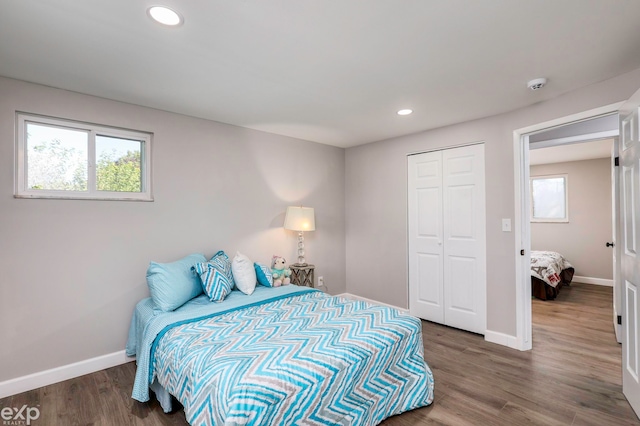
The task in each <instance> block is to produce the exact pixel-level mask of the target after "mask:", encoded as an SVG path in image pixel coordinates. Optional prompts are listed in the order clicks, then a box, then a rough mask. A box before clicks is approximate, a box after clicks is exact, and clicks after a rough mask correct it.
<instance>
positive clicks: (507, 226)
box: [502, 219, 511, 232]
mask: <svg viewBox="0 0 640 426" xmlns="http://www.w3.org/2000/svg"><path fill="white" fill-rule="evenodd" d="M502 231H503V232H511V219H502Z"/></svg>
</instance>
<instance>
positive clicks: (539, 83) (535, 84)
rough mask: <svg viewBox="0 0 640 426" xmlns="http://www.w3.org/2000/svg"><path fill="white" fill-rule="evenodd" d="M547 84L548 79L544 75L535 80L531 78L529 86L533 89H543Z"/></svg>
mask: <svg viewBox="0 0 640 426" xmlns="http://www.w3.org/2000/svg"><path fill="white" fill-rule="evenodd" d="M545 84H547V79H546V78H544V77H542V78H535V79H533V80H531V81H530V82H528V83H527V87H528V88H529V89H531V90H538V89H542V88H543V87H544V85H545Z"/></svg>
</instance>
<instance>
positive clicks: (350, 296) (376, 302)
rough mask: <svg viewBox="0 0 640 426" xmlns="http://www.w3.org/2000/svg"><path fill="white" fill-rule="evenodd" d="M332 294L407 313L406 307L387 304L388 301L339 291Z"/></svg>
mask: <svg viewBox="0 0 640 426" xmlns="http://www.w3.org/2000/svg"><path fill="white" fill-rule="evenodd" d="M334 296H340V297H345V298H347V299H353V300H361V301H363V302H367V303H372V304H374V305H382V306H388V307H389V308H394V309H397V310H399V311H400V312H404V313H409V310H408V309H405V308H399V307H397V306H393V305H389V304H388V303H383V302H378V301H377V300H372V299H367V298H366V297H362V296H358V295H355V294H351V293H340V294H335V295H334Z"/></svg>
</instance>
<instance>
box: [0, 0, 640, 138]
mask: <svg viewBox="0 0 640 426" xmlns="http://www.w3.org/2000/svg"><path fill="white" fill-rule="evenodd" d="M158 3H162V4H164V5H166V6H170V7H173V8H174V9H176V10H178V11H179V12H180V13H181V14H182V15H183V16H184V19H185V22H184V24H183V25H182V26H180V27H177V28H169V27H163V26H161V25H159V24H157V23H155V22H153V21H151V19H150V18H149V17H148V16H147V14H146V10H147V8H148V7H149V6H151V5H155V4H158ZM639 16H640V1H627V0H563V1H558V0H491V1H476V0H446V1H443V0H403V1H389V0H349V1H344V0H340V1H338V0H306V1H299V0H271V1H260V0H235V1H229V0H208V1H204V0H200V1H198V0H192V1H178V0H161V1H160V2H156V1H153V2H150V1H145V0H142V1H131V0H83V1H78V0H40V1H38V0H2V1H1V2H0V75H1V76H5V77H11V78H17V79H21V80H26V81H30V82H35V83H40V84H44V85H48V86H53V87H58V88H63V89H67V90H72V91H77V92H81V93H87V94H91V95H95V96H100V97H104V98H108V99H114V100H119V101H123V102H129V103H133V104H138V105H144V106H148V107H152V108H158V109H162V110H166V111H172V112H176V113H181V114H186V115H190V116H195V117H201V118H205V119H210V120H215V121H220V122H224V123H230V124H234V125H237V126H243V127H248V128H253V129H258V130H263V131H267V132H272V133H277V134H282V135H288V136H293V137H296V138H300V139H305V140H310V141H315V142H320V143H324V144H330V145H335V146H339V147H350V146H355V145H360V144H364V143H368V142H373V141H377V140H382V139H387V138H391V137H396V136H400V135H404V134H409V133H415V132H418V131H422V130H427V129H431V128H436V127H441V126H444V125H448V124H453V123H457V122H463V121H467V120H471V119H475V118H481V117H486V116H490V115H495V114H498V113H502V112H505V111H509V110H513V109H516V108H520V107H524V106H527V105H531V104H533V103H536V102H540V101H543V100H546V99H550V98H554V97H556V96H558V95H560V94H562V93H565V92H569V91H572V90H575V89H579V88H581V87H584V86H587V85H590V84H594V83H597V82H599V81H602V80H605V79H608V78H611V77H614V76H616V75H620V74H623V73H625V72H628V71H631V70H634V69H636V68H640V54H638V52H640V37H638V17H639ZM536 77H547V78H548V79H549V82H548V84H547V86H546V87H545V88H543V89H542V90H539V91H536V92H533V91H530V90H529V89H527V87H526V83H527V81H528V80H531V79H533V78H536ZM401 108H411V109H413V110H414V111H415V112H414V113H413V114H412V115H409V116H398V115H396V111H397V110H399V109H401ZM70 118H73V117H70ZM107 124H108V123H107Z"/></svg>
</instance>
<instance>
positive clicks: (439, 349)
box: [0, 283, 640, 426]
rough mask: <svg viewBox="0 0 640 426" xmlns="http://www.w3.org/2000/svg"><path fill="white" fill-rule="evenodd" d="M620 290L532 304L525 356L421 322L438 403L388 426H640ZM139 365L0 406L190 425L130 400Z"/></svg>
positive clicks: (60, 416) (59, 415)
mask: <svg viewBox="0 0 640 426" xmlns="http://www.w3.org/2000/svg"><path fill="white" fill-rule="evenodd" d="M611 300H612V289H611V288H609V287H601V286H595V285H588V284H579V283H574V284H573V285H572V286H571V287H569V288H564V289H563V290H562V292H561V293H560V295H559V296H558V298H557V299H556V300H555V301H548V302H543V301H539V300H533V302H532V303H533V318H534V327H533V344H534V349H533V350H532V351H528V352H519V351H516V350H513V349H509V348H506V347H503V346H499V345H496V344H492V343H487V342H485V341H484V339H483V338H482V337H481V336H478V335H475V334H472V333H467V332H464V331H460V330H456V329H452V328H448V327H444V326H441V325H437V324H433V323H430V322H423V335H424V342H425V358H426V359H427V362H428V363H429V365H430V366H431V368H432V370H433V373H434V377H435V400H434V403H433V404H432V405H431V406H429V407H425V408H421V409H418V410H414V411H411V412H408V413H404V414H401V415H398V416H395V417H392V418H390V419H387V420H386V421H385V422H384V423H383V425H385V426H392V425H399V426H406V425H430V424H436V425H456V426H460V425H509V426H511V425H545V426H546V425H594V426H596V425H597V426H604V425H640V421H638V418H637V417H636V415H635V414H634V412H633V410H632V409H631V407H630V406H629V404H628V403H627V401H626V400H625V398H624V396H623V395H622V393H621V365H620V364H621V348H620V345H619V344H618V343H616V341H615V337H614V334H613V325H612V315H613V314H612V307H611V304H612V302H611ZM134 374H135V365H134V363H128V364H124V365H121V366H118V367H114V368H110V369H107V370H103V371H99V372H97V373H93V374H89V375H86V376H83V377H79V378H76V379H72V380H68V381H65V382H62V383H58V384H54V385H51V386H46V387H43V388H40V389H36V390H33V391H30V392H25V393H23V394H20V395H15V396H12V397H9V398H5V399H3V400H0V409H2V408H4V407H21V406H22V405H23V404H27V405H29V406H38V407H39V409H40V411H41V417H40V418H39V419H38V420H36V421H34V422H32V425H34V426H44V425H47V426H49V425H65V426H66V425H109V426H111V425H118V426H120V425H122V426H124V425H186V424H187V423H186V421H185V418H184V412H183V411H182V410H178V411H176V412H174V413H172V414H164V413H163V412H162V410H161V408H160V407H159V405H158V403H157V402H155V400H152V402H149V403H146V404H141V403H138V402H136V401H134V400H132V399H131V398H130V394H131V388H132V385H133V377H134Z"/></svg>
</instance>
